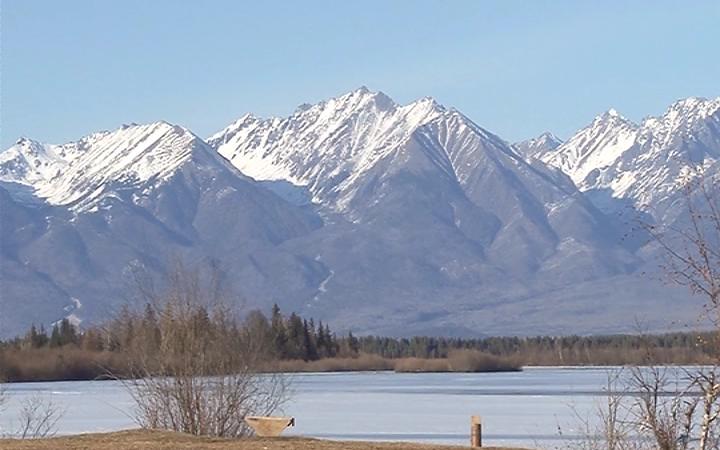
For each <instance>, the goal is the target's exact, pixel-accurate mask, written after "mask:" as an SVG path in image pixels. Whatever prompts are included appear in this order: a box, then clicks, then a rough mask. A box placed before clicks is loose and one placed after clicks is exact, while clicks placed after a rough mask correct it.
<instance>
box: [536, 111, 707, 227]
mask: <svg viewBox="0 0 720 450" xmlns="http://www.w3.org/2000/svg"><path fill="white" fill-rule="evenodd" d="M719 156H720V98H716V99H713V100H707V99H703V98H697V97H690V98H687V99H684V100H679V101H677V102H675V103H673V104H672V105H671V106H670V107H669V108H668V109H667V110H666V111H665V113H664V114H663V115H661V116H658V117H649V118H646V119H645V120H643V121H642V122H641V123H640V124H635V123H633V122H631V121H629V120H627V119H625V118H623V117H622V116H620V115H619V114H618V113H617V112H615V111H614V110H610V111H608V112H607V113H605V114H603V115H602V116H598V117H596V118H595V120H593V122H592V123H591V124H590V125H588V126H587V127H585V128H583V129H582V130H580V131H578V132H577V133H576V134H575V135H574V136H572V137H571V138H570V139H568V140H567V141H566V142H564V143H563V144H562V145H560V146H559V147H558V148H556V149H555V150H551V151H548V152H546V153H545V154H543V155H540V156H539V157H540V158H541V159H542V160H543V161H544V162H546V163H548V164H550V165H553V166H555V167H558V168H560V169H561V170H563V171H564V172H565V173H567V174H568V175H570V177H571V178H572V179H573V181H575V183H576V184H577V186H578V187H579V188H580V189H581V190H582V191H585V192H588V194H589V195H590V197H591V198H592V199H593V200H594V201H595V202H596V203H597V204H598V205H599V206H601V207H603V208H605V209H610V210H611V209H613V202H614V200H613V199H620V200H623V199H624V200H627V201H629V202H631V203H632V204H633V205H634V206H635V207H638V208H641V209H644V210H647V211H649V212H650V213H651V214H653V216H655V218H656V219H657V220H661V221H662V216H663V215H664V214H666V213H667V212H668V211H667V208H668V206H669V205H670V204H671V203H672V201H673V200H674V199H675V198H676V195H677V193H678V190H679V186H680V184H679V180H680V179H681V177H682V176H683V174H684V173H686V171H687V169H688V168H690V167H692V168H697V167H708V166H712V165H715V164H716V162H717V160H718V157H719Z"/></svg>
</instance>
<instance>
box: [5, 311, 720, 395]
mask: <svg viewBox="0 0 720 450" xmlns="http://www.w3.org/2000/svg"><path fill="white" fill-rule="evenodd" d="M212 314H214V313H212V312H210V311H208V310H206V309H204V308H202V307H199V308H197V311H196V312H195V313H194V314H193V316H192V317H191V318H190V321H189V323H188V326H189V327H192V328H193V329H196V330H197V331H196V333H200V334H206V335H207V336H212V335H213V334H214V335H218V334H223V336H229V337H230V338H231V342H234V343H235V345H236V346H237V347H236V348H237V349H244V351H247V350H246V349H247V348H248V347H252V348H253V349H255V351H256V352H257V353H258V354H260V355H261V357H262V359H263V360H264V361H265V363H264V365H263V367H264V370H268V371H287V372H309V371H319V372H323V371H350V370H360V371H363V370H364V371H367V370H395V371H398V372H447V371H457V372H482V371H512V370H520V369H521V367H522V366H537V365H549V366H557V365H578V366H581V365H643V364H696V363H707V362H709V361H710V357H711V356H710V355H711V354H713V346H714V343H715V342H716V341H715V338H714V337H713V335H711V334H710V333H697V332H696V333H693V332H685V333H667V334H656V335H609V336H562V337H550V336H538V337H486V338H472V339H471V338H446V337H412V338H394V337H379V336H354V335H353V334H352V333H348V334H347V335H342V336H340V335H338V334H337V333H335V332H333V331H332V330H331V329H330V327H329V326H328V325H327V324H323V323H322V322H320V321H317V322H316V321H315V320H313V319H304V318H302V317H300V316H299V315H297V314H295V313H292V314H290V315H289V316H286V315H283V314H282V313H281V311H280V309H279V308H278V307H277V305H275V306H274V307H273V309H272V312H271V314H270V317H267V316H266V315H264V314H263V313H262V312H260V311H253V312H251V313H250V314H248V315H247V316H246V317H245V318H244V319H243V320H242V321H232V320H231V321H225V320H218V319H217V318H216V317H212ZM162 317H163V314H162V311H158V310H156V309H155V308H153V307H151V306H149V305H147V306H146V307H145V308H144V310H143V311H142V312H135V313H133V312H130V311H123V312H121V313H120V314H119V315H118V316H117V317H116V318H114V319H113V320H112V321H109V322H108V323H106V324H103V325H102V326H95V327H90V328H86V329H78V328H77V327H75V326H73V325H72V324H71V323H70V322H69V321H67V320H63V321H61V322H59V323H57V324H56V325H55V326H53V327H52V328H51V329H50V330H46V329H45V328H43V327H42V326H41V327H36V326H32V327H31V328H30V330H28V332H27V333H26V334H25V335H24V336H21V337H17V338H15V339H10V340H6V341H0V380H7V381H39V380H45V381H49V380H85V379H96V378H103V377H107V376H108V375H109V374H111V375H112V376H120V377H123V376H132V374H131V373H130V372H131V369H129V368H130V367H132V364H133V361H132V358H133V354H134V353H135V352H134V351H133V349H138V348H142V349H143V350H144V351H145V353H146V352H147V349H150V350H151V351H161V346H162V342H163V338H164V337H163V336H162V329H163V327H162V322H161V321H162V320H163V318H162ZM208 339H210V338H208ZM208 342H210V341H208Z"/></svg>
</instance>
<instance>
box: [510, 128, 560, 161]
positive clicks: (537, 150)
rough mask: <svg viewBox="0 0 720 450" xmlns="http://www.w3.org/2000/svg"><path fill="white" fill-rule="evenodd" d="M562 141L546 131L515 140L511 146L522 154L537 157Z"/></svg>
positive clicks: (556, 146) (554, 147)
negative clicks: (538, 134) (528, 137)
mask: <svg viewBox="0 0 720 450" xmlns="http://www.w3.org/2000/svg"><path fill="white" fill-rule="evenodd" d="M562 142H563V141H562V140H561V139H560V138H558V137H557V136H555V135H554V134H552V133H550V132H549V131H547V132H545V133H543V134H541V135H540V136H538V137H534V138H532V139H527V140H524V141H519V142H516V143H514V144H513V148H514V149H515V151H517V152H518V153H519V154H521V155H523V156H526V157H528V158H537V157H538V156H539V155H544V154H546V153H548V152H550V151H551V150H555V149H556V148H558V147H559V146H560V144H562Z"/></svg>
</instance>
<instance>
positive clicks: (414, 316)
mask: <svg viewBox="0 0 720 450" xmlns="http://www.w3.org/2000/svg"><path fill="white" fill-rule="evenodd" d="M719 154H720V99H715V100H706V99H701V98H688V99H685V100H680V101H678V102H676V103H674V104H673V105H671V106H670V107H669V108H668V110H667V111H665V113H664V114H663V115H661V116H658V117H650V118H647V119H644V120H643V121H642V122H641V123H639V124H636V123H633V122H632V121H630V120H628V119H625V118H624V117H622V116H621V115H620V114H619V113H617V112H616V111H614V110H610V111H608V112H606V113H604V114H602V115H600V116H598V117H596V118H595V119H594V120H593V121H592V122H591V123H590V124H589V125H588V126H586V127H585V128H583V129H581V130H579V131H578V132H577V133H575V134H574V135H573V136H571V137H570V138H569V139H567V140H565V141H561V140H560V139H558V138H557V137H555V136H554V135H552V134H551V133H544V134H543V135H541V136H539V137H537V138H535V139H531V140H528V141H523V142H517V143H509V142H507V141H505V140H503V139H502V138H501V137H499V136H497V135H495V134H493V133H492V132H490V131H488V130H486V129H484V128H482V127H481V126H479V125H477V124H475V123H474V122H473V121H472V120H470V119H469V118H468V117H466V116H464V115H463V114H462V113H461V112H459V111H457V110H455V109H452V108H446V107H444V106H442V105H440V104H438V103H437V102H435V101H434V100H433V99H431V98H423V99H420V100H418V101H415V102H413V103H410V104H407V105H399V104H397V103H395V102H394V101H393V100H392V99H391V98H389V97H388V96H386V95H385V94H383V93H381V92H372V91H370V90H368V89H367V88H364V87H362V88H360V89H357V90H355V91H352V92H349V93H347V94H345V95H342V96H339V97H336V98H333V99H329V100H327V101H323V102H320V103H318V104H315V105H302V106H300V107H298V108H297V110H296V111H295V112H294V113H293V114H291V115H290V116H288V117H283V118H278V117H273V118H259V117H255V116H253V115H251V114H246V115H244V116H242V117H240V118H239V119H238V120H236V121H235V122H233V123H232V124H230V125H229V126H227V127H226V128H223V129H221V130H220V131H218V132H217V133H215V134H213V135H212V136H210V137H208V138H206V139H203V138H201V137H198V136H196V135H195V134H193V133H192V131H190V130H188V129H186V128H183V127H180V126H177V125H173V124H169V123H166V122H157V123H152V124H145V125H137V124H131V125H124V126H122V127H121V128H119V129H117V130H113V131H102V132H98V133H94V134H91V135H89V136H86V137H84V138H82V139H80V140H78V141H76V142H71V143H67V144H62V145H50V144H46V143H40V142H37V141H34V140H31V139H27V138H21V139H19V140H18V141H17V142H16V144H15V145H13V146H12V147H10V148H9V149H7V150H5V151H4V152H2V153H0V210H1V211H2V215H1V220H0V243H1V245H0V265H1V269H0V270H1V275H2V279H1V281H2V285H3V286H2V294H1V296H0V334H2V335H13V334H17V333H20V332H22V331H24V330H25V329H26V328H27V327H28V326H29V324H30V323H42V324H51V323H53V322H54V321H57V320H58V319H60V318H62V317H70V318H71V319H72V320H73V321H75V322H76V323H92V322H97V321H100V320H102V319H103V318H104V317H107V316H108V314H110V313H112V312H113V311H115V310H116V309H117V308H119V307H121V305H122V304H123V303H124V302H126V301H127V299H128V289H129V288H128V286H130V285H131V284H132V282H133V276H134V274H135V273H136V272H137V271H136V270H135V269H142V270H143V271H145V272H148V273H151V274H156V275H157V274H161V273H162V272H163V271H164V270H166V268H167V266H168V264H169V261H171V260H172V259H173V258H177V257H181V258H182V259H187V260H189V261H213V262H214V263H217V264H218V266H219V267H221V269H222V271H223V273H224V274H225V278H226V281H227V283H228V284H230V285H231V291H232V292H234V293H235V294H236V297H234V298H236V301H235V303H236V306H237V308H238V309H239V310H243V311H246V310H248V309H250V308H262V309H264V310H268V309H269V307H270V305H272V304H273V303H278V304H279V305H280V307H281V308H282V309H284V310H287V311H296V312H298V313H300V314H302V315H305V316H312V317H315V318H316V319H322V320H324V321H328V322H330V323H332V324H333V328H336V329H339V330H352V331H353V332H355V333H360V334H369V333H373V334H383V335H411V334H434V335H438V334H442V335H462V336H468V335H475V336H481V335H497V334H502V335H515V334H518V335H528V334H567V333H577V334H590V333H613V332H628V331H633V330H636V327H637V326H638V323H640V324H642V326H644V327H646V328H647V329H649V330H653V331H660V330H670V329H677V328H680V327H682V326H684V325H685V324H692V323H693V321H694V320H695V318H696V317H697V316H698V312H699V309H700V304H701V302H700V300H698V299H692V298H689V295H688V294H687V293H686V291H685V290H684V289H680V288H673V287H672V286H668V285H667V284H666V283H664V282H663V280H662V273H661V272H660V271H659V269H658V262H659V258H660V257H661V252H660V251H659V250H658V248H657V245H654V242H653V241H652V240H651V239H649V237H648V236H647V235H646V234H645V233H644V232H643V231H642V227H639V226H638V221H643V222H646V223H652V224H653V225H659V226H663V225H671V224H673V223H676V222H677V221H678V220H682V219H683V215H684V214H687V212H686V209H685V208H684V207H683V205H682V201H681V200H682V183H681V180H682V176H683V175H684V174H685V173H687V171H688V170H690V169H692V168H695V167H703V168H705V169H706V170H710V171H717V160H718V156H719Z"/></svg>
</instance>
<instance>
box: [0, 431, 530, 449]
mask: <svg viewBox="0 0 720 450" xmlns="http://www.w3.org/2000/svg"><path fill="white" fill-rule="evenodd" d="M0 448H2V449H3V450H30V449H33V450H35V449H37V450H141V449H142V450H145V449H147V450H171V449H172V450H174V449H178V450H190V449H192V450H431V449H437V450H457V449H459V448H463V447H457V446H442V445H424V444H411V443H385V442H349V441H325V440H316V439H307V438H282V437H281V438H252V439H235V440H231V439H221V438H204V437H197V436H190V435H187V434H182V433H174V432H168V431H142V430H132V431H120V432H117V433H103V434H84V435H79V436H71V437H59V438H52V439H36V440H25V441H22V440H2V439H0ZM483 448H484V449H487V450H493V449H494V450H513V449H509V448H499V447H483ZM515 450H520V449H515Z"/></svg>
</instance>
